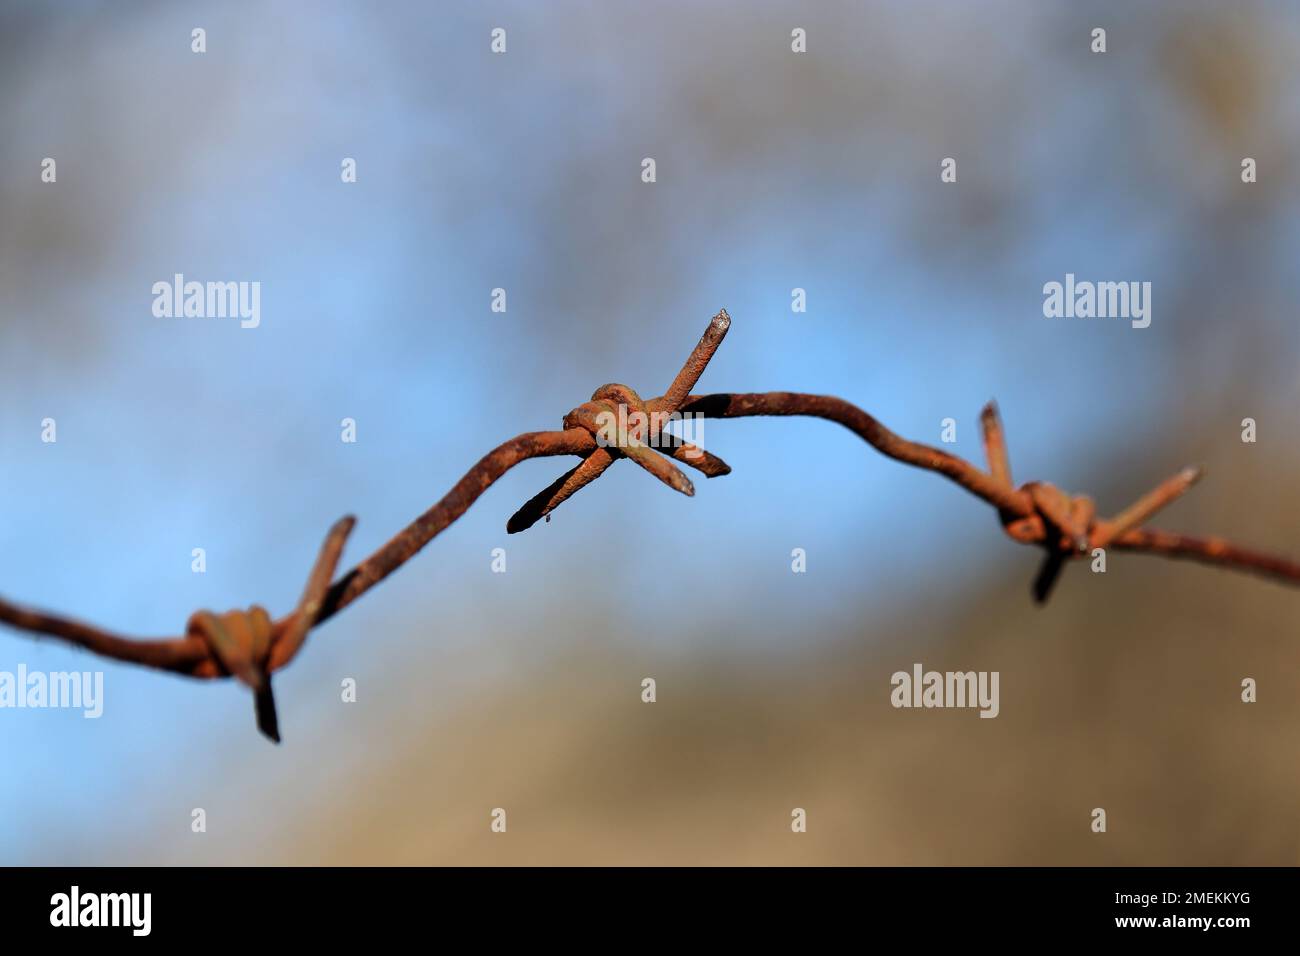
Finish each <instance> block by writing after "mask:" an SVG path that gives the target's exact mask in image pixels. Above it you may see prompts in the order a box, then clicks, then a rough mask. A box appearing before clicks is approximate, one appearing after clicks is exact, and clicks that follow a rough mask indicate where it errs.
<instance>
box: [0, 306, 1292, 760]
mask: <svg viewBox="0 0 1300 956" xmlns="http://www.w3.org/2000/svg"><path fill="white" fill-rule="evenodd" d="M730 327H731V317H730V316H729V315H728V314H727V311H726V310H725V309H723V310H721V311H720V312H718V314H717V315H715V316H714V317H713V319H712V320H711V321H710V322H709V325H708V328H706V329H705V331H704V335H703V336H701V338H700V341H699V342H698V343H696V345H695V348H694V349H692V351H691V354H690V355H689V356H688V357H687V359H686V362H685V364H683V366H682V368H681V371H679V372H678V373H677V376H676V377H675V378H674V379H673V381H672V383H671V384H670V385H669V386H668V389H667V390H666V391H665V392H664V394H663V395H660V396H659V397H657V398H652V399H649V400H642V398H641V397H640V396H639V395H638V394H637V393H636V392H635V391H634V390H632V389H631V388H629V387H628V386H626V385H619V384H609V385H602V386H601V387H600V388H598V389H596V391H595V392H594V393H593V394H592V397H591V400H590V401H588V402H585V403H583V404H582V405H579V406H578V407H577V408H575V409H573V410H572V411H570V412H569V413H568V414H567V415H565V416H564V419H563V422H562V425H563V428H562V430H560V431H542V432H526V433H524V434H522V435H518V436H516V437H514V438H512V439H510V440H509V441H506V442H503V443H502V444H500V445H498V446H497V447H496V448H494V449H493V450H492V451H490V452H488V453H487V454H486V455H484V456H483V458H481V459H480V460H479V461H478V463H477V464H475V465H474V466H473V467H472V468H471V469H470V470H469V471H468V472H466V473H465V475H464V477H462V478H461V479H460V481H458V482H457V483H456V484H455V485H454V486H453V487H452V489H451V490H450V491H449V492H447V494H446V495H444V496H443V497H442V499H441V500H439V501H438V502H437V503H436V504H434V505H433V506H432V507H431V508H429V510H428V511H426V512H424V514H422V515H420V516H419V517H418V518H416V519H415V520H414V521H412V522H411V523H410V524H409V525H407V526H406V527H405V528H403V529H402V530H401V531H399V532H398V533H397V534H396V535H394V536H393V537H392V538H391V539H390V540H389V541H388V542H387V543H386V544H384V545H383V546H382V547H380V548H379V549H378V550H377V551H375V552H374V553H373V554H371V555H370V556H369V557H367V558H366V559H365V560H363V561H362V562H361V563H360V564H358V565H357V566H356V567H354V568H353V569H352V570H350V571H348V572H347V573H346V574H344V575H343V576H342V577H341V578H339V579H338V580H337V581H333V578H334V572H335V569H336V568H337V566H338V562H339V560H340V558H341V557H342V554H343V547H344V544H345V543H346V541H347V538H348V535H349V534H350V533H351V532H352V529H353V527H354V525H355V523H356V521H355V519H354V518H353V517H352V516H347V517H344V518H341V519H340V520H339V521H338V522H336V523H335V524H334V526H333V527H332V528H331V529H330V530H329V533H328V534H327V535H326V538H325V542H324V543H323V544H322V546H321V549H320V552H319V554H318V556H317V559H316V562H315V564H314V565H313V568H312V571H311V573H310V575H309V577H308V581H307V585H306V588H305V589H304V591H303V594H302V597H301V599H300V600H299V602H298V605H297V607H296V608H295V609H294V610H293V611H291V612H290V613H288V614H286V615H285V616H284V617H282V618H280V619H278V620H272V619H271V617H270V615H269V614H268V613H267V612H266V611H265V610H264V609H263V608H261V607H260V606H258V605H253V606H251V607H250V608H249V609H248V610H247V611H240V610H233V611H228V612H226V613H225V614H222V615H216V614H213V613H212V612H210V611H202V610H201V611H196V612H195V613H194V614H193V615H191V617H190V619H189V622H188V623H187V625H186V631H185V634H184V635H183V636H180V637H169V638H155V639H135V638H129V637H123V636H121V635H118V634H114V633H112V632H110V631H106V630H102V629H100V628H98V627H95V626H92V625H89V624H84V623H82V622H80V621H75V620H72V619H70V618H65V617H60V616H58V615H55V614H49V613H46V612H44V611H38V610H33V609H29V608H24V607H21V606H19V605H16V604H12V603H10V602H8V601H6V600H4V599H3V598H0V622H3V623H5V624H8V625H10V626H12V627H14V628H17V629H19V630H23V631H28V632H31V633H34V634H43V635H47V636H51V637H55V638H58V639H60V640H63V641H67V642H68V643H70V644H73V645H74V646H77V647H80V648H83V649H85V650H87V651H90V652H91V653H94V654H98V655H100V656H102V657H107V658H110V659H113V660H119V661H126V662H129V663H134V664H141V665H143V666H146V667H152V668H156V669H158V670H164V671H171V672H173V673H177V674H183V675H186V676H189V677H195V678H223V677H235V678H236V679H238V680H239V681H240V682H242V683H244V684H245V685H247V686H248V687H249V688H250V689H251V690H252V691H253V693H254V700H255V713H256V717H257V725H258V729H259V730H261V731H262V733H263V734H265V735H266V736H267V737H269V738H270V739H271V740H274V741H276V742H277V743H278V742H279V740H280V734H279V722H278V718H277V715H276V710H275V701H274V698H273V696H272V693H271V675H272V674H274V673H275V672H276V671H278V670H280V669H281V668H283V667H285V666H287V665H288V664H289V663H290V662H291V661H292V660H293V659H294V658H295V657H296V656H297V654H298V653H299V651H301V650H302V648H303V646H304V645H305V643H306V640H307V635H308V633H309V632H310V631H311V629H312V628H314V627H318V626H319V625H321V624H323V623H324V622H325V621H327V620H329V619H330V618H331V617H333V616H334V615H335V614H337V613H338V612H339V611H341V610H343V609H344V608H345V607H347V606H348V605H349V604H351V603H352V602H353V601H355V600H356V599H357V598H359V597H361V595H363V594H365V593H366V592H367V591H369V590H370V589H371V588H372V587H374V586H375V585H376V584H378V583H379V582H380V581H382V580H383V579H384V578H386V577H388V575H390V574H392V573H393V572H394V571H396V570H397V569H398V568H399V567H401V566H402V565H403V564H405V563H406V562H407V561H409V560H411V558H413V557H414V556H415V555H416V554H417V553H418V552H419V551H420V550H421V549H422V548H424V546H425V545H427V544H428V543H429V542H430V541H432V540H433V539H434V538H435V537H437V535H438V534H440V533H441V532H442V531H443V530H445V529H446V528H447V527H448V526H449V525H451V524H452V523H453V522H454V521H456V519H457V518H459V517H460V516H461V515H463V514H464V513H465V512H466V511H467V510H469V507H470V506H471V505H472V504H473V503H474V502H475V501H476V500H477V499H478V498H479V496H480V495H482V494H483V492H484V491H486V490H487V489H488V488H489V487H490V486H491V485H492V484H493V483H494V482H495V481H496V480H497V479H498V478H500V477H501V476H502V475H504V474H505V473H506V472H507V471H509V470H510V469H511V468H513V467H514V466H515V465H517V464H519V463H520V462H523V461H527V460H529V459H531V458H546V457H555V456H559V455H576V456H578V457H580V458H581V459H582V461H581V462H580V463H579V464H578V465H577V466H576V467H574V468H571V469H569V471H567V472H565V473H564V474H563V475H561V476H560V477H559V478H557V479H556V480H555V481H554V482H552V483H551V484H550V485H548V486H547V487H546V488H544V489H543V490H542V491H541V492H539V493H538V494H537V495H535V496H533V497H532V498H530V499H529V500H528V501H527V502H525V503H524V505H523V506H522V507H521V508H520V509H519V510H518V511H516V512H515V513H514V515H512V516H511V517H510V519H509V521H508V522H507V524H506V531H507V532H509V533H511V534H514V533H517V532H520V531H524V530H526V529H527V528H530V527H532V526H533V525H534V524H535V523H536V522H537V521H538V520H540V519H543V518H545V519H547V520H550V514H551V512H553V511H554V510H555V509H556V508H558V507H559V506H560V505H561V504H563V503H564V502H565V501H567V500H568V499H569V498H570V497H572V496H573V495H574V494H576V493H577V492H578V491H580V490H581V489H582V488H584V487H586V486H587V485H589V484H591V482H593V481H595V480H596V479H597V478H599V477H600V476H601V475H602V474H603V473H604V472H605V470H606V469H608V468H609V467H610V466H611V465H613V464H614V462H616V461H618V460H619V459H620V458H626V459H628V460H630V461H632V462H634V463H636V464H637V465H639V466H641V467H642V468H644V469H645V470H646V471H648V472H649V473H650V474H652V475H654V476H655V477H656V478H658V479H659V480H660V481H662V482H663V483H664V484H666V485H668V486H669V487H670V488H672V489H673V490H674V491H678V492H680V493H682V494H684V495H687V496H691V495H694V494H695V488H694V486H693V485H692V484H691V482H690V480H689V479H688V478H687V477H686V475H685V474H684V473H683V472H682V471H681V469H679V468H678V467H677V465H676V464H674V462H678V463H681V464H685V465H689V466H690V467H692V468H695V469H696V470H698V471H699V472H700V473H701V474H703V475H704V476H705V477H707V478H716V477H719V476H721V475H726V474H729V473H730V471H731V468H730V466H728V465H727V463H726V462H724V461H723V460H722V459H721V458H718V457H717V456H716V455H713V454H711V453H709V452H707V451H705V450H704V449H702V448H699V447H698V446H696V445H694V444H692V443H690V442H688V441H685V440H683V439H682V438H681V437H680V436H678V435H675V434H673V433H670V432H668V431H666V430H665V427H664V426H665V425H666V423H667V422H668V421H670V420H672V419H671V417H670V416H672V415H673V414H674V413H680V414H681V415H688V414H689V415H701V416H703V417H705V418H748V417H754V416H774V417H775V416H796V415H797V416H808V417H814V418H824V419H826V420H828V421H832V422H836V423H838V424H840V425H843V426H844V427H845V428H847V429H849V430H850V431H851V432H853V433H854V434H856V435H857V436H858V437H860V438H861V439H863V440H864V441H865V442H867V444H869V445H871V446H872V447H873V448H875V449H876V450H877V451H879V452H880V453H881V454H883V455H885V456H887V457H889V458H893V459H895V460H896V461H901V462H903V463H905V464H908V465H912V466H914V467H917V468H922V469H925V470H927V471H933V472H937V473H938V474H941V475H943V476H944V477H946V478H948V479H950V480H951V481H953V482H955V483H956V484H958V485H960V486H961V487H962V488H965V489H966V490H967V491H969V492H970V493H971V494H973V495H975V496H976V497H978V498H980V499H982V500H984V501H985V502H987V503H988V504H990V505H992V506H993V508H994V509H995V510H996V511H997V513H998V520H999V521H1000V523H1001V525H1002V528H1003V531H1004V532H1005V533H1006V534H1007V536H1008V537H1010V538H1011V539H1012V540H1013V541H1016V542H1018V543H1020V544H1028V545H1034V546H1036V547H1040V548H1042V549H1043V550H1044V552H1045V555H1044V558H1043V562H1042V565H1041V566H1040V569H1039V572H1038V574H1037V576H1036V577H1035V579H1034V582H1033V586H1032V592H1033V595H1034V597H1035V599H1036V600H1037V601H1039V602H1043V601H1046V600H1047V597H1048V595H1049V594H1050V593H1051V590H1052V587H1053V585H1054V584H1055V583H1056V581H1057V579H1058V578H1059V577H1060V574H1061V572H1062V570H1064V568H1065V565H1066V564H1067V563H1068V562H1069V561H1071V560H1074V559H1077V558H1081V557H1084V556H1087V555H1089V554H1091V553H1092V552H1094V551H1095V550H1096V549H1103V550H1104V549H1106V548H1108V547H1113V548H1116V549H1119V550H1124V551H1135V552H1142V553H1147V554H1155V555H1160V556H1162V557H1169V558H1182V559H1187V560H1193V561H1199V562H1202V563H1205V564H1210V565H1213V566H1217V567H1224V568H1229V569H1232V570H1238V571H1246V572H1251V573H1255V574H1259V575H1262V576H1264V577H1269V578H1272V579H1274V580H1277V581H1279V582H1282V583H1285V584H1290V585H1300V563H1297V562H1295V561H1292V560H1290V559H1288V558H1285V557H1281V556H1278V555H1272V554H1267V553H1264V552H1260V551H1253V550H1250V549H1247V548H1243V547H1240V546H1238V545H1235V544H1231V543H1230V542H1228V541H1225V540H1223V539H1222V538H1217V537H1212V538H1194V537H1189V536H1186V535H1181V534H1175V533H1172V532H1168V531H1159V530H1156V529H1154V528H1146V527H1142V525H1143V524H1145V522H1146V521H1147V520H1148V519H1149V518H1151V517H1152V516H1153V515H1154V514H1155V513H1156V512H1158V511H1159V510H1160V509H1162V508H1164V507H1165V506H1166V505H1168V504H1169V503H1170V502H1172V501H1174V500H1175V499H1177V498H1178V497H1180V496H1181V495H1182V494H1183V493H1185V492H1186V491H1187V490H1188V489H1189V488H1190V487H1191V486H1192V485H1193V484H1194V483H1195V482H1196V481H1197V480H1198V479H1199V478H1200V477H1201V475H1202V472H1201V471H1200V469H1196V468H1186V469H1184V470H1182V471H1180V472H1179V473H1178V474H1176V475H1174V476H1173V477H1171V478H1169V479H1167V480H1166V481H1164V482H1162V483H1161V484H1160V485H1158V486H1157V487H1156V488H1154V489H1153V490H1152V491H1150V492H1148V493H1147V494H1145V495H1143V496H1142V497H1141V498H1139V499H1138V500H1137V501H1136V502H1134V503H1133V504H1132V505H1130V506H1129V507H1128V508H1125V509H1124V510H1123V511H1121V512H1119V513H1118V514H1116V515H1115V516H1114V517H1112V518H1100V517H1098V515H1097V512H1096V507H1095V505H1094V504H1093V501H1092V499H1091V498H1089V497H1087V496H1086V495H1070V494H1067V493H1066V492H1064V491H1062V490H1060V489H1058V488H1056V487H1055V486H1053V485H1051V484H1048V483H1047V482H1037V481H1031V482H1028V483H1026V484H1023V485H1021V486H1020V487H1018V488H1017V487H1015V486H1014V484H1013V483H1012V479H1011V464H1010V458H1009V455H1008V451H1007V444H1006V437H1005V434H1004V432H1003V429H1002V421H1001V418H1000V416H999V414H998V410H997V406H996V405H995V404H994V403H993V402H990V403H989V404H988V405H987V406H985V408H984V410H983V412H982V413H981V415H980V423H981V428H982V432H983V442H984V450H985V456H986V458H987V460H988V471H987V472H985V471H983V470H981V469H980V468H978V467H977V466H975V465H973V464H971V463H970V462H968V461H966V460H965V459H963V458H959V457H957V456H956V455H953V454H950V453H949V452H946V451H943V450H941V449H938V448H932V447H930V446H928V445H923V444H920V443H918V442H913V441H908V440H907V439H905V438H902V437H900V436H898V435H896V434H894V433H893V432H892V431H890V430H889V429H888V428H886V427H885V426H884V425H882V424H881V423H880V422H878V421H877V420H876V419H875V418H873V417H872V416H871V415H869V414H867V413H866V412H864V411H863V410H862V409H860V408H858V407H857V406H856V405H853V404H852V403H850V402H846V401H844V400H843V399H840V398H833V397H831V396H828V395H808V394H803V393H799V392H758V393H736V394H728V393H720V394H712V395H693V394H691V389H692V388H694V387H695V385H696V383H697V382H698V381H699V379H700V376H701V375H702V374H703V372H704V369H705V368H706V367H707V366H708V364H709V361H710V359H712V358H713V355H714V353H715V352H716V351H717V349H718V346H719V345H721V344H722V340H723V339H724V338H725V337H726V334H727V331H728V329H729V328H730ZM620 410H621V411H622V412H623V413H624V414H620ZM611 432H612V435H613V442H612V443H611V442H610V441H609V440H608V439H609V437H610V433H611ZM331 581H333V583H331Z"/></svg>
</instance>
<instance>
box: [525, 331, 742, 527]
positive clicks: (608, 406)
mask: <svg viewBox="0 0 1300 956" xmlns="http://www.w3.org/2000/svg"><path fill="white" fill-rule="evenodd" d="M730 327H731V316H729V315H727V310H726V309H722V310H721V311H719V312H718V314H717V315H715V316H714V317H713V319H712V320H711V321H710V322H709V326H708V328H706V329H705V330H704V334H703V335H702V336H700V341H699V342H698V343H696V346H695V348H694V349H692V350H691V354H690V355H689V356H687V358H686V362H685V364H684V365H683V366H682V370H681V371H680V372H678V373H677V376H676V378H674V379H673V381H672V384H671V385H669V386H668V391H666V392H664V394H663V395H660V396H659V397H658V398H652V399H650V400H649V401H645V400H643V399H642V398H641V396H640V395H638V394H637V393H636V391H635V390H634V389H632V388H629V387H628V386H626V385H620V384H618V383H616V382H614V383H610V384H608V385H602V386H601V387H600V388H598V389H596V391H594V392H593V393H592V395H591V401H589V402H584V403H583V404H581V405H579V406H578V407H577V408H575V409H573V410H572V411H570V412H569V414H567V415H565V416H564V427H565V429H566V430H568V429H581V430H583V431H585V432H587V433H588V434H590V435H591V437H592V438H593V439H595V441H596V449H595V450H594V451H592V452H591V453H590V454H588V455H587V457H586V458H584V459H583V460H582V463H581V464H580V465H578V466H577V467H576V468H572V469H570V470H569V471H568V472H566V473H565V474H563V475H561V476H560V477H559V478H557V479H556V480H555V481H553V482H552V483H551V484H550V486H549V487H547V488H545V489H543V490H542V491H541V492H539V493H538V494H536V495H534V496H533V497H532V498H530V499H529V500H528V501H526V502H525V503H524V506H523V507H522V508H520V509H519V510H518V511H516V512H515V513H514V514H513V515H512V516H511V517H510V520H509V521H507V522H506V531H507V532H508V533H510V534H514V533H516V532H518V531H523V530H525V529H527V528H531V527H532V526H533V525H534V524H536V523H537V521H538V519H540V518H545V519H546V520H547V521H549V520H550V519H551V512H552V511H554V510H555V509H556V508H558V507H559V506H560V504H561V503H562V502H564V501H565V500H567V499H568V498H569V497H570V496H572V495H573V494H574V493H575V492H577V491H578V490H580V489H582V488H585V487H586V486H587V485H589V484H591V483H592V482H593V481H595V480H596V479H597V478H599V477H600V476H601V475H602V474H604V473H605V469H606V468H608V467H609V466H610V465H612V464H613V463H614V462H615V461H617V460H618V459H619V458H627V459H629V460H631V461H634V462H636V463H637V464H638V465H640V466H641V467H642V468H644V469H645V470H646V471H648V472H650V474H652V475H654V476H655V477H656V478H658V479H659V480H660V481H662V482H663V483H664V484H666V485H667V486H668V487H669V488H672V489H673V490H674V491H677V492H680V493H682V494H684V495H687V496H688V497H689V496H692V495H694V494H695V486H694V485H692V484H691V481H690V479H689V478H687V477H686V475H685V474H683V473H682V470H681V469H680V468H678V467H677V466H676V465H674V464H673V461H679V462H681V463H682V464H684V465H689V466H691V467H692V468H694V469H696V470H697V471H700V472H702V473H703V474H704V476H705V477H706V478H716V477H718V476H719V475H726V474H730V473H731V466H730V465H728V464H727V463H726V462H725V461H723V460H722V459H721V458H719V457H718V456H717V455H711V454H709V453H708V452H707V451H705V450H704V449H703V448H700V447H699V446H697V445H695V444H693V443H691V442H688V441H684V440H683V439H681V438H680V437H679V436H677V435H673V434H672V433H670V432H668V431H666V430H665V428H664V426H665V425H666V424H667V423H668V422H669V421H672V420H673V415H674V413H675V412H677V410H678V409H679V408H680V407H681V405H682V403H683V402H685V401H686V399H687V398H688V397H689V396H690V392H691V389H692V388H694V387H695V383H696V382H697V381H699V378H700V375H701V374H702V373H703V372H704V368H705V366H706V365H708V364H709V359H711V358H712V357H713V353H714V352H716V351H717V350H718V346H719V345H720V344H722V340H723V338H724V337H725V336H726V334H727V329H729V328H730ZM669 459H672V461H670V460H669Z"/></svg>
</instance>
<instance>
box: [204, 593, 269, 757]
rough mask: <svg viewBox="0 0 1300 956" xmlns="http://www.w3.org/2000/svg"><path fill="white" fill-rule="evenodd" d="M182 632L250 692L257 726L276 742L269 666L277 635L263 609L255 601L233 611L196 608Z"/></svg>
mask: <svg viewBox="0 0 1300 956" xmlns="http://www.w3.org/2000/svg"><path fill="white" fill-rule="evenodd" d="M185 632H186V634H188V635H190V636H193V637H197V638H199V639H200V640H202V641H203V643H204V645H205V646H206V647H207V648H208V651H209V652H210V653H211V654H212V656H213V657H214V658H216V660H217V661H218V663H220V665H221V666H222V668H224V670H225V672H226V673H227V674H231V675H233V676H234V677H235V678H237V679H238V680H239V681H241V682H242V683H244V684H246V685H247V686H248V687H249V688H250V689H251V690H252V691H253V695H254V701H255V707H256V713H257V727H258V729H259V730H261V731H262V733H264V734H266V736H268V737H270V738H271V739H272V740H274V741H275V742H276V743H279V741H280V727H279V720H278V718H277V717H276V713H275V697H274V696H273V694H272V692H271V674H270V669H269V664H270V660H271V645H272V643H273V641H274V639H275V636H276V635H275V626H274V625H273V624H272V623H271V616H270V615H269V614H267V613H266V609H265V608H263V607H262V606H260V605H257V604H254V605H253V606H252V607H250V608H249V609H248V610H247V611H240V610H233V611H227V612H226V613H225V614H222V615H216V614H213V613H212V612H211V611H195V612H194V614H192V615H191V616H190V620H189V623H188V624H187V625H186V627H185ZM282 633H283V632H282Z"/></svg>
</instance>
